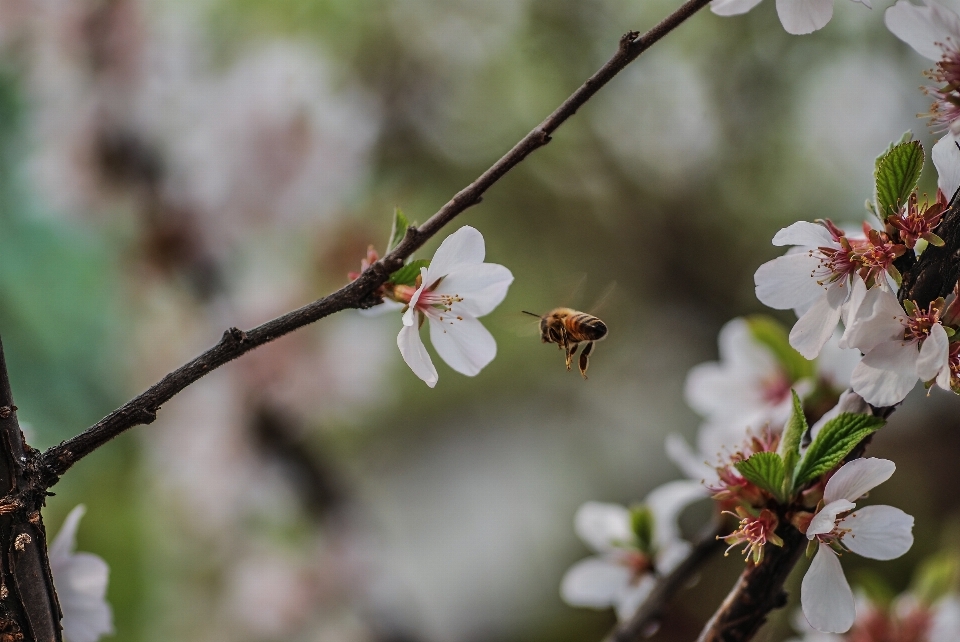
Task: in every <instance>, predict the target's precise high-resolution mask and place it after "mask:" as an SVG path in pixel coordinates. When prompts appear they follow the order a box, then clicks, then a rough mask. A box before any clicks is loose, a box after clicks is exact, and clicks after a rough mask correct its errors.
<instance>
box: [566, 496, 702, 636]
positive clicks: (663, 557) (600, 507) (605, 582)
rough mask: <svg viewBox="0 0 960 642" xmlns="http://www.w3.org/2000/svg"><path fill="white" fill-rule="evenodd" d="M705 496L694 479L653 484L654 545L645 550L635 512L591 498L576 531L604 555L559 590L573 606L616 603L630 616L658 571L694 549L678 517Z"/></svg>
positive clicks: (620, 613) (577, 568) (573, 571)
mask: <svg viewBox="0 0 960 642" xmlns="http://www.w3.org/2000/svg"><path fill="white" fill-rule="evenodd" d="M704 497H706V494H705V493H704V492H703V487H702V486H701V485H700V484H699V483H697V482H691V481H689V480H681V481H674V482H669V483H667V484H664V485H663V486H660V487H658V488H656V489H654V490H653V491H652V492H651V493H650V494H649V495H647V498H646V500H645V501H644V504H645V505H646V506H647V508H648V509H649V510H650V513H651V515H652V516H653V542H652V550H650V551H641V550H640V549H639V548H638V543H637V538H636V535H635V534H634V532H633V528H632V524H631V521H632V520H631V515H630V511H629V510H628V509H626V508H625V507H623V506H620V505H618V504H606V503H601V502H587V503H586V504H584V505H583V506H581V507H580V509H579V510H578V511H577V514H576V517H575V518H574V527H575V530H576V533H577V535H579V536H580V538H581V539H582V540H583V541H584V542H585V543H586V544H587V545H588V546H589V547H590V548H592V549H593V550H594V551H597V552H598V553H599V555H595V556H593V557H588V558H587V559H585V560H581V561H580V562H577V563H576V564H574V565H573V566H572V567H570V569H569V570H568V571H567V572H566V574H565V575H564V577H563V580H562V581H561V584H560V595H561V596H562V597H563V599H564V601H565V602H567V603H568V604H571V605H573V606H584V607H589V608H608V607H611V606H612V607H614V608H615V609H616V612H617V617H618V618H620V619H621V620H626V619H629V618H630V617H631V616H632V615H633V614H634V613H635V612H636V610H637V609H638V608H639V607H640V605H641V604H643V602H644V601H645V600H646V599H647V596H648V595H649V594H650V591H651V590H652V589H653V587H654V586H655V585H656V579H655V576H654V572H656V573H661V574H662V573H669V572H670V571H671V570H673V569H674V568H675V567H676V566H677V565H678V564H679V563H680V562H682V561H683V560H684V559H685V558H686V557H687V555H688V554H689V552H690V544H689V543H688V542H685V541H684V540H682V539H680V538H679V533H678V529H677V524H676V520H677V516H678V515H679V514H680V511H682V510H683V508H685V507H686V506H688V505H689V504H690V503H692V502H694V501H697V500H699V499H702V498H704Z"/></svg>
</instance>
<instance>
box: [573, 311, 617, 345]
mask: <svg viewBox="0 0 960 642" xmlns="http://www.w3.org/2000/svg"><path fill="white" fill-rule="evenodd" d="M566 326H567V331H568V332H569V333H570V334H571V335H572V336H573V337H574V338H575V339H576V340H578V341H599V340H600V339H602V338H604V337H605V336H607V324H606V323H604V322H603V321H601V320H600V319H598V318H597V317H595V316H593V315H592V314H586V313H585V312H578V313H576V314H574V315H571V316H569V317H568V318H567V323H566Z"/></svg>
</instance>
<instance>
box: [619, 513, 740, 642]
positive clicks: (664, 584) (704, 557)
mask: <svg viewBox="0 0 960 642" xmlns="http://www.w3.org/2000/svg"><path fill="white" fill-rule="evenodd" d="M723 534H724V531H723V529H722V527H721V526H720V525H713V524H711V525H710V526H709V528H707V529H705V530H704V533H703V535H702V536H701V537H700V539H699V540H698V541H697V543H696V544H694V546H693V549H692V550H691V551H690V554H689V555H688V556H687V558H686V559H685V560H683V562H682V563H681V564H680V565H679V566H677V567H676V568H675V569H673V570H672V571H671V572H669V573H667V574H666V575H664V576H663V577H661V578H660V579H659V581H658V582H657V585H656V586H655V587H654V589H653V591H651V592H650V595H649V596H648V597H647V599H646V601H645V602H644V603H643V604H642V605H641V606H640V608H639V609H637V612H636V613H635V614H634V615H633V617H631V618H630V619H629V620H627V621H626V622H621V623H620V624H618V625H617V626H616V627H615V628H614V629H613V630H612V631H610V633H609V634H608V635H607V637H606V638H604V642H634V641H635V640H640V639H642V638H644V637H645V636H646V635H647V634H648V632H649V631H650V629H651V627H653V626H654V625H656V623H657V622H658V621H659V619H660V617H661V615H662V614H663V609H664V607H665V606H666V604H667V602H669V601H670V599H671V598H672V597H673V595H674V593H676V592H677V591H679V590H680V589H681V588H683V587H684V586H686V585H687V584H689V582H690V581H691V580H692V579H693V576H694V575H695V574H696V573H697V572H698V571H699V570H700V568H701V567H702V566H703V565H704V564H705V563H706V562H707V561H708V560H709V559H710V558H711V557H712V556H713V554H714V553H716V552H718V551H719V550H720V549H722V548H723V543H722V542H721V541H720V540H719V539H717V538H718V537H720V536H722V535H723Z"/></svg>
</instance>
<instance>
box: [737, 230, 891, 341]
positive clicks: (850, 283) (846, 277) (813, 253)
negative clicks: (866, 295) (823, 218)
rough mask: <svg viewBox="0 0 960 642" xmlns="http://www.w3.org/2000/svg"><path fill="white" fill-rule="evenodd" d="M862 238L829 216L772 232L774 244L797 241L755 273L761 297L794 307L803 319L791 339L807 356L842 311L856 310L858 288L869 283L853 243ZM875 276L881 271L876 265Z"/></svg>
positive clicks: (785, 307)
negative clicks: (819, 221) (851, 235)
mask: <svg viewBox="0 0 960 642" xmlns="http://www.w3.org/2000/svg"><path fill="white" fill-rule="evenodd" d="M863 242H864V241H862V240H858V239H852V238H848V237H847V235H846V234H845V233H844V232H843V231H842V230H840V229H839V228H837V227H836V226H835V225H833V224H831V223H829V222H824V224H822V225H821V224H817V223H809V222H807V221H798V222H796V223H794V224H793V225H790V226H789V227H786V228H784V229H782V230H780V231H779V232H777V234H776V235H775V236H774V237H773V244H774V245H778V246H785V245H790V246H795V247H794V248H793V249H792V250H791V251H789V252H787V254H785V255H783V256H781V257H778V258H775V259H773V260H772V261H768V262H766V263H764V264H763V265H761V266H760V267H759V269H757V272H756V274H755V275H754V282H755V284H756V288H757V298H758V299H760V302H761V303H763V304H764V305H767V306H769V307H771V308H774V309H776V310H790V309H792V310H795V311H796V313H797V316H798V317H799V319H798V320H797V323H796V324H795V325H794V326H793V328H792V329H791V330H790V345H792V346H793V347H794V349H795V350H796V351H797V352H799V353H800V354H802V355H803V356H804V357H806V358H807V359H814V358H816V357H817V355H819V354H820V350H821V349H822V348H823V346H824V344H825V343H826V342H827V341H828V340H829V339H830V337H831V336H832V335H833V333H834V331H835V330H836V328H837V324H838V323H839V322H840V319H841V317H842V316H844V314H845V313H846V314H847V315H850V314H851V313H852V312H854V311H853V310H850V306H851V303H852V301H856V300H857V299H858V298H857V297H856V296H852V295H853V293H854V290H855V289H857V288H863V289H866V287H865V284H864V281H863V279H862V278H860V276H859V275H858V272H859V271H860V269H861V266H860V259H859V258H858V256H857V255H856V252H855V250H856V247H855V244H861V243H863ZM873 276H874V278H876V276H878V275H877V274H876V271H874V273H873Z"/></svg>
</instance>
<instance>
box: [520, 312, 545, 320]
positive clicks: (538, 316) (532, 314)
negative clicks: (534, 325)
mask: <svg viewBox="0 0 960 642" xmlns="http://www.w3.org/2000/svg"><path fill="white" fill-rule="evenodd" d="M520 311H521V312H523V313H524V314H529V315H530V316H532V317H537V318H538V319H539V318H540V317H542V316H543V315H542V314H534V313H533V312H527V311H526V310H520Z"/></svg>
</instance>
